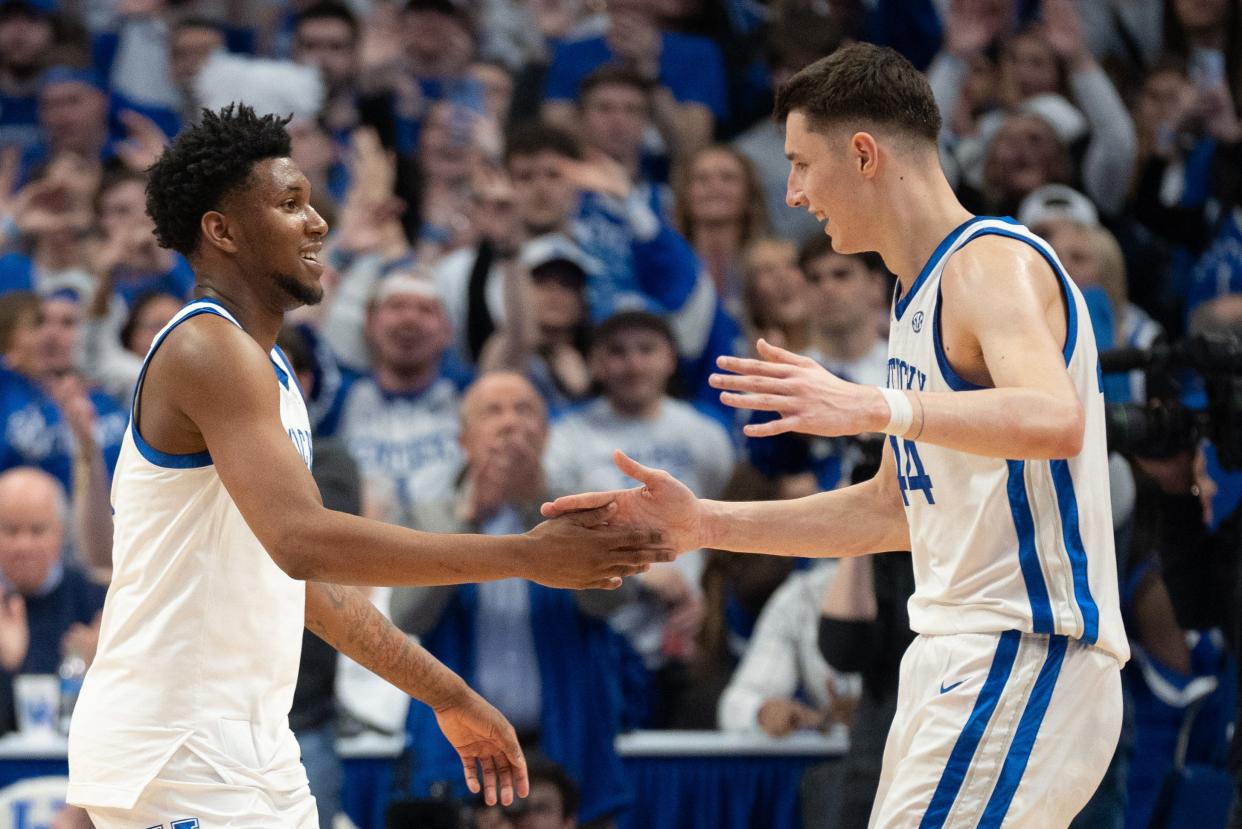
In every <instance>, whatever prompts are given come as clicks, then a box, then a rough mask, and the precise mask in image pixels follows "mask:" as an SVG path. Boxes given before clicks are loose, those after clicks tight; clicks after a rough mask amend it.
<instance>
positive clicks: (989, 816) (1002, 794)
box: [978, 636, 1069, 829]
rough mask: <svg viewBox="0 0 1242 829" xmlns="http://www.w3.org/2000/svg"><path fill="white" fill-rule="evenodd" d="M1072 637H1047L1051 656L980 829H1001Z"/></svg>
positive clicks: (1032, 694) (1015, 733) (1032, 695)
mask: <svg viewBox="0 0 1242 829" xmlns="http://www.w3.org/2000/svg"><path fill="white" fill-rule="evenodd" d="M1068 645H1069V640H1068V639H1066V638H1065V637H1064V636H1053V637H1050V638H1049V640H1048V656H1047V657H1046V658H1045V659H1044V664H1043V666H1042V667H1041V668H1040V669H1039V676H1038V677H1036V678H1035V687H1034V688H1033V689H1032V690H1031V695H1030V697H1029V698H1028V699H1027V702H1026V710H1025V711H1023V712H1022V718H1021V719H1020V720H1018V729H1017V731H1015V732H1014V736H1013V742H1011V743H1010V744H1009V753H1008V754H1006V755H1005V762H1004V764H1003V765H1002V766H1001V771H1000V777H998V778H997V781H996V788H995V789H993V790H992V796H991V797H989V798H988V805H987V806H986V807H984V810H983V817H982V818H980V819H979V827H978V829H1000V826H1001V823H1002V822H1003V821H1004V820H1005V813H1006V812H1008V811H1009V804H1010V803H1011V802H1013V796H1014V794H1016V793H1017V791H1018V784H1019V783H1021V782H1022V774H1023V772H1025V771H1026V764H1027V763H1028V762H1029V761H1030V759H1031V749H1032V748H1034V746H1035V738H1036V737H1037V736H1039V727H1040V725H1042V724H1043V721H1044V715H1045V714H1046V713H1047V712H1048V703H1049V702H1051V700H1052V691H1053V689H1054V688H1055V687H1056V684H1057V677H1058V676H1060V674H1061V664H1062V663H1063V662H1064V661H1065V650H1066V648H1067V646H1068Z"/></svg>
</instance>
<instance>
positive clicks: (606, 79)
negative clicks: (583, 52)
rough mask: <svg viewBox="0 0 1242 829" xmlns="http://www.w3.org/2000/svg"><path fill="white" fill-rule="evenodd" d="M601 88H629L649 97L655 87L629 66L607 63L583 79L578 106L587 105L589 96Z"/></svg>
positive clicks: (579, 90) (580, 85)
mask: <svg viewBox="0 0 1242 829" xmlns="http://www.w3.org/2000/svg"><path fill="white" fill-rule="evenodd" d="M601 86H628V87H630V88H631V89H637V90H638V91H639V92H641V93H642V94H643V95H644V96H647V95H650V94H651V90H652V86H653V85H652V83H651V81H649V80H647V79H646V78H645V77H643V76H642V75H640V74H639V73H638V72H637V71H636V70H634V69H630V68H629V67H628V66H622V65H620V64H616V63H606V64H604V65H603V66H601V67H600V68H598V69H596V70H595V71H594V72H592V73H591V74H589V75H587V76H586V77H585V78H583V79H582V83H581V84H579V85H578V106H580V107H581V106H582V105H583V104H585V103H586V99H587V96H588V95H590V94H591V93H592V92H594V91H595V90H597V89H599V88H600V87H601Z"/></svg>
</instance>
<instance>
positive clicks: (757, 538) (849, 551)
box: [700, 479, 910, 558]
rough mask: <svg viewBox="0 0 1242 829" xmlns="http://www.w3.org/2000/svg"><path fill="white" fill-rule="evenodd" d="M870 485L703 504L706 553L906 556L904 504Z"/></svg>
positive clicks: (875, 484) (702, 502) (907, 538)
mask: <svg viewBox="0 0 1242 829" xmlns="http://www.w3.org/2000/svg"><path fill="white" fill-rule="evenodd" d="M879 483H880V482H879V481H876V480H874V479H873V480H871V481H866V482H864V483H861V484H855V485H854V486H849V487H845V488H843V489H836V490H833V491H832V492H820V493H816V494H815V495H808V496H807V497H805V498H796V499H793V500H787V501H749V502H745V501H743V502H736V501H706V500H704V501H700V503H701V504H702V505H703V512H704V515H703V533H704V544H703V546H704V547H708V548H711V549H716V550H731V551H733V552H738V553H766V554H769V555H780V556H807V557H815V558H841V557H845V556H857V555H865V554H867V553H880V552H886V551H888V550H907V549H909V547H910V537H909V528H908V525H907V524H906V517H905V513H904V512H903V511H902V508H901V503H900V500H898V501H896V502H895V503H894V502H893V500H892V498H890V497H889V493H888V492H887V490H886V489H885V488H884V487H882V486H880V485H879Z"/></svg>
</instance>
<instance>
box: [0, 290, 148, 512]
mask: <svg viewBox="0 0 1242 829" xmlns="http://www.w3.org/2000/svg"><path fill="white" fill-rule="evenodd" d="M70 302H73V300H71V299H69V298H68V297H56V298H55V299H52V300H50V304H51V305H52V306H53V308H54V310H60V311H65V312H66V313H67V315H68V319H65V318H64V317H57V315H55V314H54V315H53V318H52V320H51V321H50V322H49V321H48V320H47V319H46V318H45V315H44V309H43V303H42V301H41V300H39V298H38V297H35V296H34V295H32V294H27V293H21V292H17V293H11V294H7V295H5V296H3V297H0V306H2V310H0V315H3V316H4V317H6V318H7V319H6V327H7V329H8V332H7V333H8V337H7V342H6V343H3V345H4V368H3V370H0V423H2V424H3V430H2V434H3V441H2V442H0V469H7V468H11V467H14V466H38V467H40V468H41V469H43V470H44V471H46V472H48V473H50V474H51V475H53V476H54V477H55V478H56V479H57V480H59V481H60V484H61V486H62V487H64V489H65V490H66V491H68V492H73V491H75V489H74V488H75V475H74V470H75V465H76V464H77V463H78V461H79V460H80V459H81V460H89V461H91V462H94V461H95V460H96V458H95V453H96V452H99V453H102V460H100V463H101V464H103V467H104V469H106V472H107V474H106V476H105V477H109V476H110V475H111V471H112V470H113V469H114V468H115V467H116V460H117V456H118V454H119V452H120V447H121V440H122V437H123V436H124V433H125V428H126V424H127V422H128V415H127V414H126V412H125V411H124V410H123V409H121V408H120V407H118V406H117V405H116V404H115V403H113V402H112V400H111V399H110V398H109V397H108V396H107V395H106V394H104V393H103V392H101V391H97V390H90V391H88V390H86V389H85V388H83V386H82V384H81V382H80V381H79V380H78V378H77V377H76V376H75V375H74V374H73V373H72V371H71V369H70V368H69V367H66V366H65V365H64V362H63V361H64V360H65V359H66V357H67V354H66V349H65V347H64V346H65V343H66V341H67V340H68V341H70V342H72V341H75V340H76V338H77V337H78V336H79V334H78V333H77V331H76V326H78V325H80V322H81V312H80V311H79V310H77V309H76V308H74V309H66V308H64V307H63V304H64V303H70ZM63 322H68V323H69V326H70V327H71V328H73V332H72V333H70V335H69V337H67V338H66V337H65V336H64V335H63V332H62V330H61V329H62V326H61V325H58V324H57V323H63ZM62 381H64V382H62ZM83 398H85V400H83ZM67 406H68V407H69V408H66V407H67Z"/></svg>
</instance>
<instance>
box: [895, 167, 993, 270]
mask: <svg viewBox="0 0 1242 829" xmlns="http://www.w3.org/2000/svg"><path fill="white" fill-rule="evenodd" d="M886 213H887V215H886V217H885V221H884V228H883V230H882V231H881V233H882V236H881V237H880V239H879V242H880V244H879V245H878V246H877V247H876V251H877V252H878V253H879V254H880V256H881V257H883V259H884V264H885V265H887V266H888V269H889V270H891V271H892V272H893V273H894V274H896V276H897V278H898V279H900V280H901V290H902V293H903V294H904V293H906V292H907V291H909V290H910V287H911V286H912V285H913V284H914V280H915V279H917V278H918V275H919V271H921V270H922V269H923V266H924V265H925V264H926V263H927V260H928V259H930V258H931V255H932V253H933V252H934V251H935V250H936V247H937V246H938V245H939V244H940V243H941V242H943V241H944V238H945V237H946V236H948V235H949V233H951V232H952V231H953V229H954V228H956V227H957V226H958V225H960V224H962V223H963V222H965V221H967V220H968V219H970V218H971V215H972V214H971V213H970V211H969V210H967V209H966V208H965V207H962V204H961V202H959V201H958V200H957V196H956V195H954V193H953V189H952V188H951V187H950V186H949V182H948V181H946V180H945V178H944V175H943V174H942V173H941V172H940V170H939V168H937V169H936V170H935V172H934V174H929V175H918V174H914V175H907V176H903V177H902V179H901V181H900V182H899V186H898V187H897V188H896V189H895V190H894V192H893V198H892V199H891V200H890V203H889V206H888V210H887V211H886Z"/></svg>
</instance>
